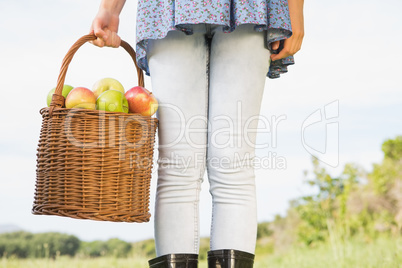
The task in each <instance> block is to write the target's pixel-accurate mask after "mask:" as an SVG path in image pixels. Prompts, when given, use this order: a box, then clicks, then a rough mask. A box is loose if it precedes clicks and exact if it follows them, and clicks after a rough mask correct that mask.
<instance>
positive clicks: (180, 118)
mask: <svg viewBox="0 0 402 268" xmlns="http://www.w3.org/2000/svg"><path fill="white" fill-rule="evenodd" d="M253 27H254V26H253V25H242V26H239V27H238V28H237V29H236V30H235V31H234V32H232V33H230V34H228V33H223V32H222V30H221V27H219V26H212V25H206V24H199V25H195V26H194V34H192V35H188V36H187V35H185V34H184V33H182V32H179V31H171V32H169V34H168V35H167V37H166V38H164V39H160V40H154V41H151V43H150V46H149V49H148V62H149V67H150V74H151V81H152V88H153V92H154V94H155V96H156V97H157V98H158V100H159V104H160V107H159V110H158V113H157V116H158V119H159V120H160V122H159V132H158V133H159V136H158V137H159V159H158V163H159V167H158V185H157V194H156V207H155V240H156V254H157V256H161V255H165V254H171V253H196V254H197V253H198V248H199V212H198V209H199V204H198V203H199V192H200V189H201V183H202V181H203V175H204V172H205V170H207V172H208V179H209V183H210V193H211V195H212V201H213V209H212V211H213V215H212V226H211V250H216V249H236V250H241V251H245V252H249V253H254V249H255V242H256V233H257V215H256V197H255V176H254V168H253V166H252V163H251V162H252V159H253V157H254V144H255V138H256V133H255V131H256V128H257V124H258V115H259V112H260V106H261V99H262V95H263V90H264V84H265V79H266V74H267V72H268V68H269V56H270V52H269V50H268V49H266V48H265V45H264V44H265V41H264V40H265V34H264V32H256V31H254V29H253Z"/></svg>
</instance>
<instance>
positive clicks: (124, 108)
mask: <svg viewBox="0 0 402 268" xmlns="http://www.w3.org/2000/svg"><path fill="white" fill-rule="evenodd" d="M96 109H97V110H102V111H107V112H123V113H128V101H127V99H126V97H124V94H123V93H121V92H120V91H117V90H114V89H110V90H107V91H105V92H103V93H102V94H101V95H100V96H99V97H98V99H97V100H96Z"/></svg>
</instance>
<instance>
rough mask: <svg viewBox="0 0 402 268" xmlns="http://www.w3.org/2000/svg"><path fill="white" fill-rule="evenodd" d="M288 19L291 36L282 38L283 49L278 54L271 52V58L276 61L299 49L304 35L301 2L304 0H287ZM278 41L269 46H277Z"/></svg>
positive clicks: (274, 47) (291, 54) (275, 47)
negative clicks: (290, 26)
mask: <svg viewBox="0 0 402 268" xmlns="http://www.w3.org/2000/svg"><path fill="white" fill-rule="evenodd" d="M288 4H289V14H290V21H291V23H292V36H291V37H289V38H288V39H285V40H284V45H283V49H282V50H281V51H280V52H279V53H278V54H272V55H271V60H272V61H276V60H279V59H283V58H286V57H289V56H293V55H294V54H296V52H297V51H299V50H300V48H301V45H302V42H303V37H304V18H303V4H304V0H288ZM279 42H280V41H275V42H273V43H272V44H271V48H272V49H273V50H276V49H278V48H279Z"/></svg>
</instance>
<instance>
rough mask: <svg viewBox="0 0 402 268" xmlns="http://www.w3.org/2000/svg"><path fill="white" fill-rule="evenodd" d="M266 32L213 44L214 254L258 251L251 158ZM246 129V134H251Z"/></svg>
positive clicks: (241, 31)
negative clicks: (222, 251)
mask: <svg viewBox="0 0 402 268" xmlns="http://www.w3.org/2000/svg"><path fill="white" fill-rule="evenodd" d="M264 39H265V37H264V33H263V32H256V31H254V30H253V25H242V26H240V27H238V28H237V29H236V30H235V31H234V32H232V33H230V34H227V33H223V32H221V31H219V28H218V29H217V31H215V33H214V36H213V38H212V43H211V55H210V87H209V115H208V120H209V124H210V129H209V132H208V150H207V169H208V177H209V181H210V192H211V195H212V199H213V217H212V227H211V250H217V249H235V250H240V251H245V252H249V253H254V250H255V242H256V234H257V215H256V197H255V177H254V168H253V166H252V163H251V162H252V160H253V157H254V148H255V147H254V145H255V140H256V133H255V130H256V128H257V123H258V120H257V118H258V115H259V113H260V106H261V99H262V96H263V91H264V84H265V79H266V74H267V72H268V68H269V56H270V52H269V51H268V50H267V49H266V48H265V46H264ZM247 131H248V132H247Z"/></svg>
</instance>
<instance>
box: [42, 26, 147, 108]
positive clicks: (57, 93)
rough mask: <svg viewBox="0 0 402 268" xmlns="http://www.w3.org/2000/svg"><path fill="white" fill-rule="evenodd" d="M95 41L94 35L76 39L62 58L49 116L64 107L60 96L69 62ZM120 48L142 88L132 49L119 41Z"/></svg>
mask: <svg viewBox="0 0 402 268" xmlns="http://www.w3.org/2000/svg"><path fill="white" fill-rule="evenodd" d="M95 39H96V36H95V35H94V34H88V35H84V36H83V37H81V38H80V39H78V40H77V41H76V42H75V43H74V44H73V45H72V46H71V48H70V49H69V50H68V52H67V54H66V56H64V59H63V62H62V64H61V68H60V73H59V77H58V78H57V86H56V90H55V92H54V94H53V96H52V101H51V103H50V110H49V115H52V112H53V110H54V108H55V107H62V106H63V105H64V101H65V100H64V97H63V95H62V91H63V86H64V81H65V79H66V74H67V69H68V66H69V65H70V62H71V60H72V59H73V56H74V54H75V53H76V52H77V50H78V49H79V48H80V47H81V46H82V45H83V44H85V43H86V42H89V41H93V40H95ZM120 46H121V47H123V48H124V49H125V50H126V51H127V52H128V54H130V56H131V58H132V59H133V61H134V65H135V68H136V69H137V77H138V85H139V86H141V87H143V86H144V74H143V72H142V70H141V69H140V68H139V67H138V65H137V60H136V58H135V57H136V54H135V51H134V49H133V48H132V47H131V46H130V45H129V44H128V43H127V42H125V41H123V40H121V43H120Z"/></svg>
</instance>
